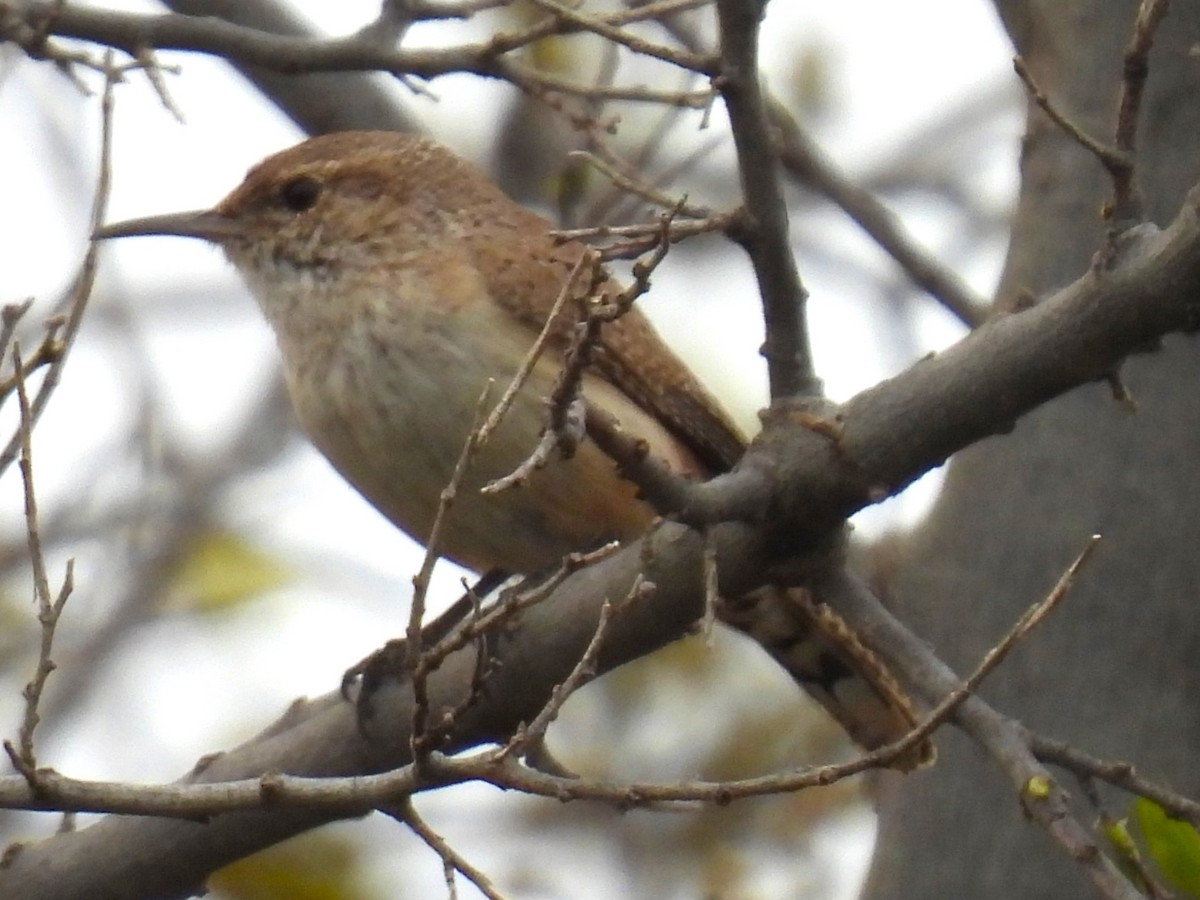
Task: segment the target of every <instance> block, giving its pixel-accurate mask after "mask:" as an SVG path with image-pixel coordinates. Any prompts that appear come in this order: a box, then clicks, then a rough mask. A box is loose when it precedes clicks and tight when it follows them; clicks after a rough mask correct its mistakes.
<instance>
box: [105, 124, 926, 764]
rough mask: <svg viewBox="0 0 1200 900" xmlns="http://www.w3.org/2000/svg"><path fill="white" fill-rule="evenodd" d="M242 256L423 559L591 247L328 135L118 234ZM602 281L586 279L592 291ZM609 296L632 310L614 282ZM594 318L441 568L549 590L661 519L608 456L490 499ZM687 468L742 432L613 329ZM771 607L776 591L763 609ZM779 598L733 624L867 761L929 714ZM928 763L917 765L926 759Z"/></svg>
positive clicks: (416, 152) (587, 386)
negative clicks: (499, 574) (563, 566)
mask: <svg viewBox="0 0 1200 900" xmlns="http://www.w3.org/2000/svg"><path fill="white" fill-rule="evenodd" d="M149 234H165V235H180V236H187V237H196V238H201V239H203V240H207V241H211V242H213V243H215V244H217V245H218V246H220V247H221V249H222V250H223V251H224V252H225V255H226V256H227V257H228V258H229V260H230V261H231V262H232V263H233V264H234V266H235V267H236V268H237V270H238V272H239V273H240V274H241V276H242V278H243V279H244V280H245V282H246V284H247V286H248V287H249V288H250V290H251V292H252V293H253V294H254V295H255V297H256V298H257V299H258V302H259V305H260V306H261V307H262V310H263V312H264V313H265V315H266V317H267V319H268V320H269V321H270V323H271V325H272V327H273V328H274V331H275V334H276V337H277V339H278V342H279V347H280V351H281V353H282V356H283V364H284V374H285V377H286V380H287V386H288V390H289V393H290V395H291V399H292V403H293V405H294V407H295V410H296V415H297V418H298V419H299V421H300V424H301V426H302V427H303V428H304V430H305V431H306V432H307V434H308V435H309V437H310V438H311V439H312V441H313V443H314V444H316V446H317V447H318V448H319V449H320V450H321V452H322V453H324V454H325V456H326V457H328V459H329V460H330V462H332V463H333V465H334V467H335V468H336V469H337V470H338V471H339V472H340V473H341V474H342V475H343V476H345V478H346V479H347V480H348V481H349V482H350V483H351V484H353V485H354V486H355V487H356V488H357V489H358V490H359V491H360V492H361V493H362V494H363V495H364V496H365V497H366V498H367V499H368V500H369V501H370V502H371V503H373V504H374V505H375V506H376V507H377V508H378V509H379V510H380V511H381V512H382V513H383V514H384V515H385V516H387V517H388V518H389V519H390V520H391V521H392V522H393V523H395V524H396V525H397V526H398V527H399V528H401V529H403V530H404V531H405V532H406V533H408V534H409V535H410V536H412V537H413V538H415V539H416V540H418V541H421V542H425V541H426V540H427V539H428V537H429V534H430V529H431V527H432V525H433V520H434V516H435V514H436V511H437V507H438V501H439V496H440V493H441V491H442V489H443V488H444V487H445V485H446V484H447V483H448V482H449V480H450V477H451V473H452V470H453V468H454V465H455V462H456V459H457V457H458V455H459V453H460V450H461V448H462V446H463V444H464V441H465V440H466V439H467V435H468V432H469V430H470V428H471V424H472V421H473V418H474V414H475V408H476V406H477V404H478V402H479V398H480V395H481V392H482V390H483V387H484V385H485V384H486V383H487V382H488V381H489V380H494V381H495V382H496V384H498V385H500V386H503V385H506V384H508V383H509V382H510V381H511V379H512V378H513V376H514V374H515V373H516V371H517V369H518V367H519V365H520V364H521V362H522V360H523V359H524V358H525V356H526V354H527V353H528V351H529V349H530V346H531V344H532V343H533V341H534V339H535V338H536V336H537V334H538V332H539V331H540V330H541V329H542V327H543V326H544V324H545V323H546V320H547V318H548V317H549V316H550V315H551V313H552V309H553V306H554V304H555V301H556V299H557V298H558V297H559V295H560V293H561V292H562V291H563V289H564V286H565V285H566V283H567V282H568V279H569V278H570V277H571V273H572V271H573V270H574V268H575V266H576V264H577V262H578V261H579V260H580V257H581V256H582V254H584V253H585V252H587V248H586V247H584V246H583V245H582V244H579V243H575V242H567V243H560V242H559V241H557V240H556V239H555V238H554V237H553V235H552V233H551V225H550V224H549V223H548V222H547V221H546V220H544V219H543V218H541V217H540V216H538V215H536V214H535V213H533V212H531V211H529V210H527V209H525V208H524V207H522V206H520V205H518V204H516V203H514V202H513V201H512V200H510V199H509V198H508V197H507V196H505V195H504V194H503V193H502V192H501V191H500V190H499V188H497V187H496V186H495V185H494V184H493V183H492V182H491V181H490V180H489V179H488V178H487V177H486V176H485V175H484V174H483V173H482V172H480V171H479V170H478V169H476V168H475V167H473V166H471V165H470V164H468V163H467V162H465V161H463V160H462V159H460V158H458V157H457V156H456V155H455V154H454V153H452V152H451V151H450V150H448V149H447V148H445V147H443V146H442V145H440V144H438V143H436V142H434V141H432V140H428V139H426V138H421V137H413V136H409V135H403V134H397V133H392V132H347V133H342V134H332V135H326V136H323V137H317V138H313V139H311V140H308V141H305V142H304V143H302V144H299V145H298V146H296V147H293V148H291V149H289V150H285V151H283V152H281V153H278V154H276V155H274V156H271V157H269V158H268V159H266V160H264V161H263V162H261V163H260V164H259V165H257V166H255V167H254V168H253V169H251V170H250V173H249V174H248V175H247V176H246V179H245V181H244V182H243V183H242V184H241V186H240V187H238V188H237V189H236V190H234V191H233V192H232V193H231V194H230V195H229V196H228V197H226V198H225V199H224V200H222V201H221V202H220V203H219V204H217V206H216V207H215V208H214V209H212V210H208V211H203V212H193V213H183V214H176V215H166V216H157V217H151V218H146V219H138V220H135V221H130V222H124V223H120V224H116V225H109V226H106V227H104V228H102V229H100V230H99V231H98V232H97V234H96V237H97V238H115V237H124V236H131V235H149ZM585 281H586V279H585ZM601 289H602V290H603V291H604V292H606V293H608V294H612V295H615V294H616V293H618V292H619V291H620V287H619V285H617V284H616V283H615V282H614V281H611V280H609V281H607V282H606V283H604V284H603V285H602V287H601ZM578 316H579V310H578V306H577V305H573V304H570V303H568V304H566V305H565V306H564V307H563V309H562V312H561V313H560V321H558V322H555V323H554V326H553V328H552V329H551V331H552V335H551V339H550V341H549V343H548V346H547V348H546V351H545V352H544V353H543V354H542V355H541V357H540V358H539V360H538V361H537V363H536V365H535V366H534V368H533V370H532V372H531V374H530V376H529V378H528V379H527V381H526V382H525V384H524V386H523V388H522V390H521V391H520V393H519V394H518V395H517V397H516V399H515V402H514V403H513V405H512V407H511V408H510V409H509V411H508V413H507V415H506V416H505V418H504V419H503V421H502V423H501V425H500V426H499V427H498V429H497V430H496V431H495V432H494V433H493V435H492V436H491V438H490V439H489V440H488V442H487V443H486V444H485V445H484V446H483V447H482V448H481V449H480V451H479V452H478V454H477V456H476V457H475V458H474V459H473V461H472V465H471V468H470V469H469V471H468V474H467V476H466V478H465V479H464V481H463V483H462V484H461V486H460V488H459V491H458V495H457V500H456V502H455V504H454V506H453V507H452V509H451V513H450V517H449V520H448V521H447V522H445V523H444V526H443V528H444V530H443V532H442V537H441V541H440V543H439V546H438V548H437V549H438V550H439V552H441V553H442V554H443V555H445V556H447V557H449V558H450V559H452V560H454V561H455V562H458V563H460V564H462V565H464V566H467V567H469V568H472V569H475V570H477V571H479V572H487V571H490V570H502V571H504V572H509V573H519V574H533V573H538V572H542V571H544V570H547V569H549V568H550V567H552V566H554V565H556V564H557V563H558V562H559V561H560V560H561V559H562V557H563V556H564V555H565V554H567V553H570V552H573V551H579V550H585V549H589V548H591V547H594V546H596V545H598V544H599V543H600V542H602V541H605V540H611V539H619V540H627V539H631V538H635V537H637V536H638V535H640V534H641V533H642V532H643V531H644V530H645V529H646V528H647V527H648V526H649V525H650V523H651V522H652V520H653V519H654V516H655V512H654V510H653V509H652V508H651V507H650V506H649V505H648V504H646V503H645V502H643V501H642V500H640V499H639V498H638V496H637V491H636V489H635V487H634V486H633V485H632V484H630V483H628V482H627V481H625V480H623V479H622V478H621V477H620V475H619V474H618V473H617V470H616V467H615V465H614V463H613V462H612V461H611V460H610V459H609V458H608V457H607V456H605V454H604V453H603V452H601V450H600V449H599V448H598V447H597V446H596V445H595V444H594V443H592V442H590V441H586V440H585V441H583V442H582V443H581V444H580V445H579V447H578V449H577V452H575V453H574V455H572V456H571V457H570V458H569V459H563V458H554V459H552V460H550V462H549V463H548V464H547V465H546V466H544V467H543V468H541V469H539V470H537V471H536V472H534V473H533V475H532V476H531V477H530V479H529V481H528V483H527V484H525V485H523V486H522V487H520V488H518V489H513V490H507V491H501V492H499V493H488V494H484V493H481V492H480V488H481V487H483V486H484V485H485V484H487V483H489V482H490V481H492V480H493V479H496V478H500V477H502V476H504V475H507V474H509V473H510V472H512V471H513V470H514V469H515V468H516V467H517V466H518V465H519V464H520V463H521V462H522V461H523V460H524V459H525V458H526V457H527V456H528V455H529V453H530V451H531V449H532V448H533V446H534V445H535V444H536V443H537V439H538V435H539V434H540V432H541V430H542V428H543V425H544V419H545V403H544V400H543V398H545V397H546V396H547V395H548V394H549V393H550V392H551V390H552V387H553V385H554V382H555V379H556V377H557V375H558V373H559V372H560V370H561V367H562V364H563V357H562V354H563V352H564V350H565V349H566V348H567V344H568V340H569V335H570V332H571V325H572V324H573V323H574V322H575V321H576V320H577V318H578ZM582 394H583V396H584V398H585V399H586V401H587V403H588V404H589V405H591V406H596V407H599V408H601V409H603V410H606V411H607V412H609V413H611V414H612V415H613V416H615V417H616V418H617V419H618V420H619V422H620V424H621V427H622V429H623V430H625V431H628V432H631V433H633V434H635V435H637V436H638V437H640V438H642V439H644V440H645V441H646V442H647V444H648V445H649V447H650V450H651V452H652V453H654V454H656V455H657V456H659V457H661V458H663V459H665V460H667V461H668V462H669V463H670V465H671V466H672V467H673V468H674V469H675V471H677V472H679V473H681V474H685V475H690V476H696V477H708V476H711V475H713V474H715V473H718V472H721V471H724V470H726V469H728V468H729V467H730V466H732V465H733V464H734V463H735V462H736V461H737V459H738V458H739V457H740V456H741V454H742V452H743V450H744V449H745V446H746V440H745V437H744V435H743V434H742V433H741V432H740V431H739V430H738V428H737V426H736V425H734V423H733V422H732V420H731V419H730V418H729V416H728V415H727V414H726V413H725V412H724V411H723V410H722V408H721V406H720V404H719V403H718V402H717V401H716V400H715V399H714V398H713V397H712V396H711V395H710V394H709V393H708V391H706V390H705V388H704V387H703V386H702V385H701V384H700V382H699V381H698V380H697V379H696V378H695V376H694V375H693V374H692V373H691V372H690V371H689V369H688V368H687V367H686V366H685V365H684V364H683V363H682V362H681V361H680V360H679V359H678V357H676V356H675V355H674V354H673V353H672V352H671V351H670V349H669V348H668V347H667V346H666V344H665V343H664V342H663V341H662V339H661V338H660V337H659V336H658V334H657V333H656V332H655V331H654V330H653V328H652V327H651V326H650V324H649V322H648V321H647V320H646V319H645V318H644V317H643V316H642V314H641V313H640V312H639V311H638V310H637V309H632V310H631V311H630V312H628V313H627V314H626V315H624V316H623V317H621V318H619V319H618V320H616V321H614V322H612V323H611V324H608V325H606V326H605V327H604V328H603V329H602V331H601V333H600V337H599V341H598V343H597V344H596V346H595V347H594V349H593V354H592V359H591V365H590V367H589V369H588V370H587V372H586V373H585V375H584V378H583V385H582ZM764 596H765V595H764ZM787 596H788V595H785V594H783V592H780V591H775V592H773V595H772V597H771V599H770V601H769V602H768V601H767V600H765V599H763V598H752V599H750V600H748V601H743V602H740V603H737V604H734V605H733V606H731V607H730V608H729V609H728V610H726V615H725V618H727V619H728V620H729V621H730V622H731V623H732V624H733V625H734V626H735V627H737V628H739V629H741V630H743V631H746V632H747V633H749V634H750V635H751V637H754V638H755V639H757V640H758V641H759V642H760V643H762V644H763V645H764V646H765V647H766V648H767V649H768V650H769V651H770V652H771V653H772V655H773V656H774V657H775V658H776V659H777V660H779V661H780V662H781V663H782V664H783V665H784V666H785V667H786V668H787V669H788V671H789V672H790V673H791V674H792V675H793V676H794V677H795V678H796V679H797V680H799V681H800V682H801V683H802V684H803V685H804V686H805V687H806V688H807V689H808V690H809V691H810V693H812V694H813V696H815V697H816V699H817V700H818V701H820V702H821V704H822V705H823V706H824V707H825V708H826V709H827V710H829V711H830V713H832V714H833V715H834V717H835V718H836V719H837V720H838V721H839V722H840V723H841V724H842V725H843V727H845V728H846V730H847V731H848V732H849V734H850V735H851V737H853V738H854V739H855V740H856V741H858V742H859V743H860V744H863V745H864V746H866V747H868V748H872V747H876V746H879V745H880V744H882V743H885V742H887V741H889V740H894V739H896V738H897V737H900V736H901V735H903V734H904V733H905V732H906V731H907V730H908V729H909V728H911V726H912V724H913V722H914V714H913V711H912V709H911V707H910V706H909V704H908V703H907V701H906V700H905V699H904V697H903V695H902V694H901V693H900V692H899V691H898V690H897V689H896V687H895V685H894V684H893V683H892V681H891V679H890V678H889V677H888V676H887V674H886V671H885V670H884V668H883V667H882V666H881V665H880V664H879V663H878V662H877V661H876V660H875V659H874V657H873V656H872V655H871V654H870V653H869V652H868V651H866V650H865V648H863V647H862V646H861V644H859V643H858V642H857V641H856V640H855V639H854V637H853V635H852V634H850V633H849V631H848V630H847V629H845V628H843V627H841V626H839V625H838V623H837V621H836V618H835V617H832V614H831V613H829V612H828V611H826V610H824V609H821V608H817V607H814V606H813V605H812V604H811V603H808V602H806V601H805V600H804V597H803V596H802V595H801V594H799V593H798V592H790V596H791V598H792V601H794V602H790V601H787V600H786V599H781V598H786V597H787ZM911 762H912V761H909V764H911Z"/></svg>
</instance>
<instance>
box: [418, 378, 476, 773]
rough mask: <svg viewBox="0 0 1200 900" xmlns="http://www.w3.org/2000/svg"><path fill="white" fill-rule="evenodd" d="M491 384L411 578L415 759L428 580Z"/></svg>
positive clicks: (421, 744)
mask: <svg viewBox="0 0 1200 900" xmlns="http://www.w3.org/2000/svg"><path fill="white" fill-rule="evenodd" d="M491 388H492V384H491V382H488V383H487V384H486V385H485V386H484V389H483V392H482V393H481V394H480V395H479V401H478V403H477V404H476V407H475V420H474V421H473V422H472V423H471V430H470V432H469V433H468V434H467V438H466V440H465V441H463V446H462V450H461V451H460V452H459V454H458V460H457V461H456V462H455V464H454V471H453V472H452V473H451V475H450V481H449V482H448V483H447V484H446V486H445V487H444V488H443V489H442V493H441V495H440V496H439V497H438V508H437V513H436V514H435V515H434V518H433V526H432V527H431V528H430V530H429V537H428V539H427V540H426V542H425V555H424V557H423V558H422V559H421V568H420V570H419V571H418V572H417V574H416V575H414V576H413V580H412V581H413V597H412V606H411V607H410V609H409V614H408V628H407V630H406V632H405V635H404V638H405V648H406V653H405V658H404V667H405V669H406V670H407V671H408V673H409V676H410V678H411V679H412V689H413V728H412V742H413V758H414V759H416V760H418V761H420V760H421V759H423V758H424V755H425V753H427V752H428V744H427V742H426V741H425V732H426V730H427V729H428V725H429V697H428V694H427V692H426V683H425V680H426V677H427V676H428V673H429V669H428V668H425V667H423V666H422V665H421V661H422V657H423V650H424V646H423V643H422V637H421V624H422V622H423V620H424V618H425V598H426V595H427V594H428V592H429V582H430V579H431V578H432V577H433V569H434V566H436V565H437V561H438V559H440V558H441V550H440V544H441V537H442V529H443V528H444V527H445V522H446V517H447V516H448V515H449V513H450V507H451V506H452V505H453V503H454V499H455V495H456V494H457V493H458V489H459V487H460V486H461V484H462V481H463V478H464V477H466V474H467V470H468V468H469V467H470V465H471V461H472V459H473V458H474V456H475V453H476V452H477V451H478V449H479V429H480V427H481V426H480V422H481V420H482V418H483V411H484V409H485V408H486V407H487V401H488V395H489V394H490V393H491Z"/></svg>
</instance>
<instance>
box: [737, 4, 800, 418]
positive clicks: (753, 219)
mask: <svg viewBox="0 0 1200 900" xmlns="http://www.w3.org/2000/svg"><path fill="white" fill-rule="evenodd" d="M763 6H764V4H763V3H762V2H759V0H752V2H747V0H717V18H718V22H719V24H720V29H721V74H720V75H719V76H718V78H717V79H716V80H715V82H714V83H715V84H716V85H717V86H718V87H719V89H720V91H721V95H722V97H724V99H725V106H726V107H727V108H728V110H729V121H730V126H731V128H732V130H733V140H734V145H735V146H736V147H737V153H738V173H739V177H740V180H741V185H742V194H743V196H744V197H745V209H744V211H743V216H742V218H741V219H740V221H739V222H738V223H736V224H735V225H734V227H733V228H732V229H731V232H730V234H731V236H732V237H733V238H734V239H735V240H737V241H738V242H739V243H740V244H741V245H742V246H743V247H744V248H745V250H746V253H747V255H748V256H749V257H750V261H751V263H752V264H753V266H754V274H755V277H756V278H757V279H758V290H759V294H760V296H761V297H762V304H763V317H764V319H765V320H766V326H767V329H766V330H767V337H766V341H765V343H764V344H763V348H762V354H763V356H764V357H765V358H766V360H767V375H768V380H769V382H770V388H771V400H772V401H775V402H778V401H782V400H789V399H794V398H797V397H806V396H807V397H811V396H817V395H819V394H820V393H821V385H820V380H819V379H818V378H817V375H816V371H815V369H814V367H813V361H812V349H811V347H810V346H809V338H808V325H807V323H806V321H805V316H804V310H805V303H806V300H807V297H808V293H807V291H806V290H805V289H804V285H803V284H802V283H801V281H800V273H799V272H798V271H797V270H796V260H795V257H794V255H793V254H792V248H791V245H790V243H789V241H788V221H787V207H786V205H785V203H784V201H783V192H782V189H781V187H780V184H779V157H778V155H777V154H776V152H775V150H774V143H773V142H772V140H771V128H770V124H769V120H768V116H767V107H766V102H765V100H764V98H763V94H762V85H761V84H760V81H759V72H758V27H759V22H760V19H761V16H762V14H763Z"/></svg>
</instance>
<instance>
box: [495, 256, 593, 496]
mask: <svg viewBox="0 0 1200 900" xmlns="http://www.w3.org/2000/svg"><path fill="white" fill-rule="evenodd" d="M597 261H598V260H597V257H596V255H595V254H594V253H584V254H582V255H581V256H580V257H579V259H578V260H576V261H575V265H574V267H573V268H572V269H571V274H570V275H568V276H567V280H566V281H565V282H564V283H563V286H562V290H560V291H559V292H558V297H557V298H555V300H554V305H553V306H552V307H551V308H550V314H549V315H548V316H546V321H545V322H544V323H542V330H541V331H540V332H538V336H537V339H536V340H534V342H533V344H532V345H531V346H530V348H529V351H528V352H527V353H526V354H525V358H524V359H523V360H522V361H521V365H520V366H519V367H518V368H517V371H516V374H515V375H513V377H512V379H511V380H510V381H509V383H508V386H507V387H506V388H505V389H504V393H503V394H502V395H501V396H500V399H499V401H497V403H496V406H495V407H494V408H493V409H492V411H491V412H490V413H489V414H488V417H487V419H486V420H484V423H483V424H482V425H481V426H480V427H479V438H478V439H479V443H480V444H485V443H487V440H488V438H490V437H491V436H492V432H493V431H495V430H496V428H497V426H499V424H500V422H501V421H502V420H503V418H504V416H505V415H507V414H508V410H509V408H510V407H511V406H512V404H513V400H515V399H516V396H517V394H519V393H520V392H521V389H522V388H523V387H524V386H525V382H526V381H527V380H528V379H529V375H530V373H531V372H532V371H533V367H534V366H535V365H537V361H538V360H539V359H540V358H541V356H542V353H543V352H544V351H545V349H546V345H547V344H548V343H549V341H550V338H551V336H552V335H553V334H554V330H555V328H556V327H559V322H558V319H559V316H560V315H561V314H562V311H563V307H565V306H566V305H567V302H568V301H569V300H571V299H572V298H573V297H575V294H574V288H575V283H576V281H577V280H578V278H579V276H580V274H581V273H582V272H583V270H584V269H585V268H587V267H588V266H595V265H596V264H597ZM490 492H491V491H490V490H489V488H487V487H485V488H484V493H490Z"/></svg>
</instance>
